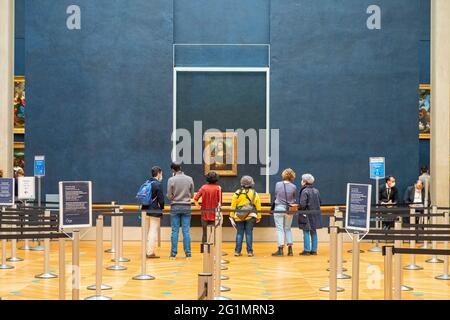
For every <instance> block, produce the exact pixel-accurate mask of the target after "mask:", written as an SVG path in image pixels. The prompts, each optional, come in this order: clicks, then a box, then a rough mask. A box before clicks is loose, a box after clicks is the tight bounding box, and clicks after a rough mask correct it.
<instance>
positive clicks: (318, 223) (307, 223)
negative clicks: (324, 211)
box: [298, 173, 322, 256]
mask: <svg viewBox="0 0 450 320" xmlns="http://www.w3.org/2000/svg"><path fill="white" fill-rule="evenodd" d="M314 181H315V179H314V177H313V176H312V175H311V174H309V173H307V174H304V175H302V182H301V183H302V189H301V190H300V201H299V206H300V207H299V210H305V211H315V212H311V213H310V214H301V213H300V214H299V215H298V227H299V228H300V229H301V230H303V252H301V253H300V255H301V256H309V255H317V247H318V241H319V240H318V237H317V230H318V229H321V228H322V215H321V213H320V204H321V200H320V193H319V190H317V189H316V188H314V186H313V184H314Z"/></svg>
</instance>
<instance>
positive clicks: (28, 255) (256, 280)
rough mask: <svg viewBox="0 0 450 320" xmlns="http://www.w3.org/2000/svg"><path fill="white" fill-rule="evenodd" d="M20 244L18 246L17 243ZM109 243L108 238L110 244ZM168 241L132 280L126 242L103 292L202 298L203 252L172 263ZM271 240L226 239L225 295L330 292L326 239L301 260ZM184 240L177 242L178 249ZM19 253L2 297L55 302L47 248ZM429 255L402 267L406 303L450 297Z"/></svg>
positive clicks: (363, 272)
mask: <svg viewBox="0 0 450 320" xmlns="http://www.w3.org/2000/svg"><path fill="white" fill-rule="evenodd" d="M57 245H58V243H57V242H52V244H51V247H52V249H51V258H50V260H51V267H50V269H51V271H54V272H57V271H58V251H57ZM350 246H351V244H349V243H346V244H345V250H344V259H345V260H347V263H345V264H344V266H345V267H346V268H347V269H348V271H346V272H345V273H346V274H350V275H351V254H350V253H347V250H348V249H350ZM371 246H372V244H370V243H363V244H362V247H361V248H362V249H364V250H366V252H365V253H362V254H361V265H360V297H361V299H366V300H382V299H383V257H382V255H381V253H370V252H367V249H368V248H369V247H371ZM19 247H20V244H19ZM105 247H109V243H108V242H105ZM169 247H170V244H169V243H168V242H163V243H162V248H161V249H160V250H159V252H160V253H161V256H162V257H161V259H156V260H147V269H148V270H147V271H148V273H149V274H151V275H153V276H155V277H156V279H155V280H151V281H136V280H132V277H133V276H134V275H137V274H139V271H140V270H139V268H140V261H139V252H140V249H139V243H138V242H125V244H124V255H125V256H126V257H128V258H130V259H131V261H130V262H128V263H124V265H125V266H127V267H128V269H127V270H125V271H108V270H104V274H103V282H104V283H106V284H109V285H111V286H112V287H113V289H112V290H108V291H104V294H105V295H108V296H110V297H112V298H113V299H124V300H128V299H131V300H142V299H159V300H177V299H195V298H196V295H197V274H198V273H199V272H201V268H202V255H201V254H200V253H199V251H200V245H199V243H193V244H192V250H193V257H192V259H191V260H186V259H185V258H184V254H180V253H179V257H177V259H176V260H169V259H168V253H169ZM275 247H276V245H275V244H273V243H255V244H254V251H255V256H254V257H251V258H249V257H247V256H246V255H243V256H242V257H234V256H233V252H234V251H233V248H234V243H224V246H223V248H224V251H225V252H227V253H228V255H227V256H226V257H224V259H227V260H229V261H230V263H229V264H227V265H226V266H227V267H228V268H229V269H228V270H226V271H223V274H224V275H227V276H229V277H230V279H229V280H227V281H223V282H222V285H225V286H227V287H230V288H231V291H229V292H224V293H223V295H224V296H226V297H229V298H232V299H233V300H238V299H243V300H247V299H255V300H266V299H301V300H308V299H314V300H323V299H328V294H327V293H324V292H321V291H319V288H320V287H322V286H325V285H328V283H327V282H328V272H327V271H326V268H327V267H328V265H327V260H328V244H327V243H321V244H320V247H319V255H318V256H309V257H301V256H298V252H299V251H300V250H301V244H296V245H295V255H294V257H287V256H285V257H272V256H271V253H272V252H273V251H274V250H275ZM180 251H181V252H182V244H181V243H180V244H179V252H180ZM18 256H19V257H22V258H25V261H22V262H16V263H12V264H13V265H14V266H15V267H16V268H15V269H11V270H0V297H1V298H2V299H5V300H30V299H32V300H41V299H58V281H59V280H58V279H49V280H40V279H35V277H34V276H35V275H36V274H39V273H41V272H42V268H43V267H42V264H43V253H42V252H33V251H20V250H18ZM111 257H112V255H111V254H106V253H105V255H104V266H105V267H106V266H109V265H111V264H112V263H111V261H110V259H111ZM428 258H429V257H428V256H418V257H417V263H418V264H419V265H421V266H423V267H424V270H419V271H406V270H404V271H403V278H404V284H405V285H408V286H412V287H413V288H414V291H410V292H403V295H402V299H404V300H430V299H450V281H442V280H436V279H434V276H435V275H438V274H441V273H442V269H443V265H442V264H430V263H425V261H424V260H426V259H428ZM80 260H81V285H82V287H81V291H80V296H81V298H82V299H83V298H85V297H88V296H90V295H92V294H94V292H93V291H90V290H87V289H86V286H88V285H91V284H93V283H94V282H95V243H94V242H91V241H82V242H81V258H80ZM70 263H71V244H70V243H69V242H67V244H66V267H67V268H66V274H67V279H66V284H67V285H66V286H67V288H66V297H67V299H70V298H71V278H70V274H71V268H70ZM408 263H409V256H405V257H403V265H406V264H408ZM338 285H339V286H341V287H343V288H345V291H344V292H343V293H339V294H338V298H339V299H350V297H351V280H339V281H338Z"/></svg>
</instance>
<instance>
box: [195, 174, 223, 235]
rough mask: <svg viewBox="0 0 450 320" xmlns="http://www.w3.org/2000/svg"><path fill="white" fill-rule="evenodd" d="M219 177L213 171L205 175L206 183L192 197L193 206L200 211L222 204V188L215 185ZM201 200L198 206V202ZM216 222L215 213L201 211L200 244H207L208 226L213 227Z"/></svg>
mask: <svg viewBox="0 0 450 320" xmlns="http://www.w3.org/2000/svg"><path fill="white" fill-rule="evenodd" d="M218 181H219V175H218V174H217V173H216V172H215V171H210V172H209V173H208V174H207V175H206V182H207V184H204V185H203V186H202V187H201V188H200V190H198V192H197V194H196V195H195V197H194V201H195V205H196V206H197V207H200V209H201V210H209V209H216V208H218V207H220V205H221V203H222V188H221V187H220V185H218V184H217V182H218ZM200 199H202V204H201V206H199V204H198V201H199V200H200ZM215 220H216V212H215V211H205V212H203V211H202V243H206V242H207V234H208V232H207V230H208V226H210V225H214V222H215Z"/></svg>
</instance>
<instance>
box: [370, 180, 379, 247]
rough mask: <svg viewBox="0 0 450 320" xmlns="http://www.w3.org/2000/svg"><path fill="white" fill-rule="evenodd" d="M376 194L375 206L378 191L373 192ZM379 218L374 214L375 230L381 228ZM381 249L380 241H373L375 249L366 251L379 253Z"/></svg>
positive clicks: (376, 213)
mask: <svg viewBox="0 0 450 320" xmlns="http://www.w3.org/2000/svg"><path fill="white" fill-rule="evenodd" d="M376 185H377V189H378V179H377V184H376ZM375 193H376V198H377V200H376V202H377V205H378V203H379V200H378V197H379V193H378V190H377V191H376V192H375ZM380 219H381V218H380V216H379V215H378V212H375V228H376V229H381V227H382V221H381V220H380ZM382 250H383V249H381V248H380V241H379V240H375V247H372V248H370V249H368V250H367V251H369V252H381V251H382Z"/></svg>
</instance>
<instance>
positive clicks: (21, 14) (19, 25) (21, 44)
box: [14, 0, 25, 76]
mask: <svg viewBox="0 0 450 320" xmlns="http://www.w3.org/2000/svg"><path fill="white" fill-rule="evenodd" d="M15 10H16V15H15V30H14V31H15V42H14V45H15V48H14V50H15V51H14V64H15V65H14V68H15V69H14V73H15V74H16V75H18V76H23V75H24V74H25V0H15Z"/></svg>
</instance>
